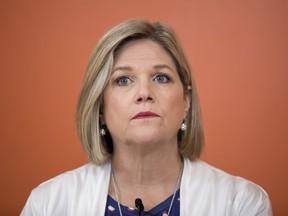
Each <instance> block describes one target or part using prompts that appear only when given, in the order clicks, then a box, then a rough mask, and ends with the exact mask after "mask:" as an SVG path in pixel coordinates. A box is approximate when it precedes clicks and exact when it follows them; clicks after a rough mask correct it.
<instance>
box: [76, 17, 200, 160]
mask: <svg viewBox="0 0 288 216" xmlns="http://www.w3.org/2000/svg"><path fill="white" fill-rule="evenodd" d="M140 39H148V40H151V41H153V42H156V43H157V44H159V45H160V46H161V47H162V48H163V49H164V50H165V51H166V52H167V53H168V54H169V55H170V56H171V57H172V59H173V61H174V63H175V66H176V68H177V72H178V75H179V78H180V80H181V82H182V84H183V88H184V92H185V94H190V95H191V104H190V109H189V111H188V113H187V117H186V120H185V121H186V124H187V129H186V131H185V132H182V131H180V130H179V132H178V149H179V153H180V154H181V155H182V157H187V158H189V159H190V160H194V159H196V158H198V157H199V156H200V154H201V152H202V150H203V146H204V131H203V126H202V118H201V111H200V104H199V100H198V95H197V91H196V87H195V83H194V79H193V77H192V74H191V69H190V66H189V63H188V61H187V59H186V57H185V54H184V52H183V50H182V48H181V45H180V42H179V41H178V39H177V37H176V35H175V33H174V31H173V30H172V29H171V28H170V27H168V26H167V25H165V24H163V23H160V22H155V23H150V22H148V21H145V20H138V19H136V20H129V21H125V22H123V23H120V24H119V25H117V26H115V27H113V28H112V29H110V30H109V31H108V32H107V33H106V34H105V35H104V36H103V37H102V38H101V39H100V41H99V43H98V44H97V46H96V48H95V49H94V51H93V53H92V56H91V57H90V60H89V63H88V66H87V70H86V73H85V76H84V80H83V85H82V89H81V92H80V96H79V100H78V104H77V111H76V124H77V130H78V135H79V138H80V141H81V144H82V146H83V148H84V150H85V152H86V154H87V155H88V158H89V159H90V160H91V161H92V162H93V163H94V164H96V165H102V164H104V163H106V162H107V161H108V159H109V158H110V157H111V155H112V154H113V141H112V137H111V135H110V134H109V132H107V133H108V134H107V133H106V135H105V136H101V135H100V129H101V128H102V127H103V125H101V121H100V116H101V112H102V106H103V91H104V89H105V87H106V85H107V83H108V80H109V78H110V75H111V71H112V68H113V62H114V59H115V56H116V55H117V53H118V52H119V50H120V49H121V47H122V46H123V45H125V44H126V43H128V42H130V41H133V40H140ZM188 91H190V92H188ZM175 105H176V104H175ZM105 129H106V131H107V128H105Z"/></svg>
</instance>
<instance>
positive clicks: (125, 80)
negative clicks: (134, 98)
mask: <svg viewBox="0 0 288 216" xmlns="http://www.w3.org/2000/svg"><path fill="white" fill-rule="evenodd" d="M115 83H116V84H117V85H119V86H126V85H128V84H130V83H132V79H131V78H130V77H128V76H120V77H118V78H117V79H116V80H115Z"/></svg>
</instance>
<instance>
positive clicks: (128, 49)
mask: <svg viewBox="0 0 288 216" xmlns="http://www.w3.org/2000/svg"><path fill="white" fill-rule="evenodd" d="M144 61H146V62H149V63H151V64H153V63H157V64H159V63H165V64H168V65H169V66H170V67H173V68H175V64H174V62H173V60H172V58H171V56H170V54H168V53H167V51H166V50H165V49H164V48H163V47H161V46H160V45H159V44H158V43H157V42H154V41H152V40H149V39H139V40H135V41H130V42H128V43H126V44H125V45H124V46H123V47H121V49H120V50H119V51H118V52H117V55H116V57H115V60H114V66H116V65H119V64H133V63H141V62H144Z"/></svg>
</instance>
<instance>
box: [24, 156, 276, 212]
mask: <svg viewBox="0 0 288 216" xmlns="http://www.w3.org/2000/svg"><path fill="white" fill-rule="evenodd" d="M110 174H111V163H110V162H108V163H106V164H105V165H103V166H95V165H94V164H92V163H89V164H86V165H84V166H82V167H80V168H77V169H75V170H72V171H68V172H66V173H63V174H61V175H59V176H57V177H55V178H52V179H50V180H48V181H46V182H44V183H42V184H41V185H39V186H38V187H37V188H35V189H34V190H33V191H32V192H31V194H30V196H29V198H28V200H27V202H26V205H25V207H24V209H23V210H22V212H21V216H36V215H39V216H40V215H41V216H65V215H69V216H72V215H75V216H80V215H81V216H82V215H83V216H90V215H91V216H92V215H93V216H95V215H96V216H104V214H105V210H106V200H107V195H108V187H109V180H110ZM180 215H181V216H222V215H223V216H234V215H235V216H236V215H237V216H240V215H241V216H250V215H251V216H254V215H260V216H271V215H272V209H271V205H270V200H269V197H268V195H267V193H266V192H265V191H264V190H263V189H262V188H261V187H259V186H258V185H256V184H254V183H252V182H250V181H247V180H245V179H243V178H240V177H236V176H232V175H229V174H227V173H225V172H223V171H221V170H219V169H216V168H214V167H212V166H210V165H208V164H207V163H205V162H203V161H200V160H196V161H190V160H189V159H184V170H183V176H182V180H181V186H180Z"/></svg>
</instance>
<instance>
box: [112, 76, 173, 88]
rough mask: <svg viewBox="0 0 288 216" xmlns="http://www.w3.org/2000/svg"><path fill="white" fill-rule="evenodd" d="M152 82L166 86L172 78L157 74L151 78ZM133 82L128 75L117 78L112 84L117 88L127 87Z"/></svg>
mask: <svg viewBox="0 0 288 216" xmlns="http://www.w3.org/2000/svg"><path fill="white" fill-rule="evenodd" d="M152 81H154V82H156V83H159V84H166V83H170V82H172V78H171V76H170V75H168V74H166V73H157V74H156V75H154V76H153V77H152ZM133 82H134V79H133V78H132V77H130V76H128V75H123V76H119V77H117V78H116V79H115V80H114V83H115V84H116V85H117V86H127V85H129V84H131V83H133Z"/></svg>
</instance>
